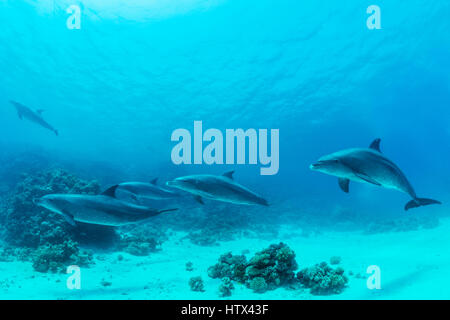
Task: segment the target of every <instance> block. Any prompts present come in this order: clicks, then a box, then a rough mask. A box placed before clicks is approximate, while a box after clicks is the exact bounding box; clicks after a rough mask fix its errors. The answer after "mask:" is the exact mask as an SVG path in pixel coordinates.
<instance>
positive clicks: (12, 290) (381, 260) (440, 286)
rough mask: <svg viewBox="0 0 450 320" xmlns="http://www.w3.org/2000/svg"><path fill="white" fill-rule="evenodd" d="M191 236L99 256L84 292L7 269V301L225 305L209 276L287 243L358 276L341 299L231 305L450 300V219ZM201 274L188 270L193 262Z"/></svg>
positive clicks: (26, 265) (2, 275) (306, 257)
mask: <svg viewBox="0 0 450 320" xmlns="http://www.w3.org/2000/svg"><path fill="white" fill-rule="evenodd" d="M183 236H185V234H184V233H181V232H180V233H174V234H173V235H172V236H171V237H170V239H169V240H168V241H166V242H164V243H163V244H162V250H161V251H158V252H155V253H152V254H150V255H149V256H145V257H137V256H132V255H129V254H127V253H121V252H114V253H97V254H95V255H94V257H95V265H92V266H91V267H89V268H82V269H81V289H79V290H76V289H75V290H69V289H68V288H67V286H66V282H67V278H68V275H67V274H51V273H39V272H36V271H34V270H33V268H32V265H31V263H30V262H0V299H223V298H221V297H220V296H219V291H218V287H219V285H220V283H221V281H220V279H211V278H209V277H208V275H207V269H208V267H209V266H211V265H213V264H215V263H216V262H217V260H218V258H219V256H220V255H221V254H223V253H225V252H228V251H232V252H233V253H234V254H240V253H242V251H243V250H249V251H250V253H249V255H253V254H254V253H255V252H257V251H260V250H262V249H264V248H266V247H268V246H269V245H270V244H272V243H278V242H285V243H287V244H288V245H289V246H290V247H291V248H292V249H293V250H294V251H295V252H296V255H297V256H296V260H297V262H298V265H299V269H300V268H304V267H308V266H311V265H313V264H315V263H319V262H321V261H329V259H330V257H332V256H340V257H341V258H342V262H341V266H342V267H343V268H344V269H345V270H346V272H347V273H348V271H352V273H353V274H355V275H357V274H360V275H361V277H356V276H350V277H349V283H348V287H347V288H346V289H345V290H344V292H343V293H341V294H339V295H329V296H314V295H311V294H310V293H309V290H306V289H305V290H299V289H297V290H293V289H289V288H279V289H276V290H273V291H267V292H265V293H262V294H261V293H254V292H253V291H252V290H250V289H248V288H246V287H245V286H244V285H241V284H236V283H235V290H234V291H233V294H232V296H231V297H228V298H227V299H276V300H278V299H449V298H450V250H443V248H447V246H446V245H445V244H446V243H449V244H450V219H448V218H447V219H442V220H441V223H440V225H439V226H438V227H437V228H434V229H421V230H417V231H409V232H393V233H380V234H373V235H366V234H362V233H359V232H335V233H323V234H318V235H311V236H309V237H304V236H302V235H301V230H298V229H297V230H296V229H292V228H290V227H288V226H285V227H283V228H282V230H281V231H280V232H279V236H278V237H277V238H274V239H270V240H269V239H264V240H262V239H255V238H241V239H239V240H235V241H227V242H222V243H221V244H220V245H219V246H214V247H202V246H197V245H194V244H192V243H190V242H189V241H186V240H184V241H182V240H181V238H182V237H183ZM188 261H191V262H192V263H193V267H194V270H193V271H187V270H186V262H188ZM370 265H377V266H379V268H380V270H381V289H380V290H369V289H368V288H367V284H366V281H367V277H368V276H369V274H367V273H366V269H367V267H368V266H370ZM193 276H202V278H203V280H204V287H205V291H204V292H193V291H191V290H190V287H189V284H188V282H189V279H190V278H191V277H193Z"/></svg>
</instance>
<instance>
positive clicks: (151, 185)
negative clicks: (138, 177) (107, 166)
mask: <svg viewBox="0 0 450 320" xmlns="http://www.w3.org/2000/svg"><path fill="white" fill-rule="evenodd" d="M157 181H158V179H157V178H155V179H153V180H152V181H151V182H124V183H121V184H119V186H118V187H117V189H116V192H117V193H120V192H121V191H124V192H126V193H128V194H129V195H130V196H131V198H132V199H133V200H135V201H139V199H150V200H170V199H174V198H178V197H180V194H179V193H176V192H174V191H172V190H168V189H165V188H163V187H160V186H158V185H157ZM117 193H116V194H117Z"/></svg>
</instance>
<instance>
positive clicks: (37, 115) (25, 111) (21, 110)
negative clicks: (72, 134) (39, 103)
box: [10, 101, 58, 135]
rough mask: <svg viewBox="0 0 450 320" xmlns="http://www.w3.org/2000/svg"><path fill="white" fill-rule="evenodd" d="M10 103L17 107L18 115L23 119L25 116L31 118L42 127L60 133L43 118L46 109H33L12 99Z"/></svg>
mask: <svg viewBox="0 0 450 320" xmlns="http://www.w3.org/2000/svg"><path fill="white" fill-rule="evenodd" d="M10 103H11V104H12V105H13V106H14V107H16V110H17V115H18V116H19V118H20V119H21V120H22V119H23V118H25V119H28V120H30V121H31V122H34V123H37V124H38V125H40V126H41V127H44V128H46V129H48V130H50V131H53V132H54V133H55V134H56V135H58V130H56V129H55V128H53V127H52V126H51V125H50V124H48V123H47V121H45V120H44V118H42V112H43V111H44V110H37V111H33V110H31V109H30V108H28V107H26V106H24V105H23V104H20V103H18V102H15V101H10Z"/></svg>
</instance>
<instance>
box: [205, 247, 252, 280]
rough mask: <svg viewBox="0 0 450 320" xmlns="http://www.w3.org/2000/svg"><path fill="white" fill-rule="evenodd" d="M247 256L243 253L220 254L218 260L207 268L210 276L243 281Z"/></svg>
mask: <svg viewBox="0 0 450 320" xmlns="http://www.w3.org/2000/svg"><path fill="white" fill-rule="evenodd" d="M246 267H247V258H246V257H245V256H244V255H233V254H232V253H231V252H227V253H225V254H223V255H221V256H220V258H219V262H218V263H216V264H215V265H212V266H210V267H209V268H208V275H209V276H210V277H211V278H225V277H226V278H229V279H231V280H234V281H237V282H240V283H244V282H245V268H246Z"/></svg>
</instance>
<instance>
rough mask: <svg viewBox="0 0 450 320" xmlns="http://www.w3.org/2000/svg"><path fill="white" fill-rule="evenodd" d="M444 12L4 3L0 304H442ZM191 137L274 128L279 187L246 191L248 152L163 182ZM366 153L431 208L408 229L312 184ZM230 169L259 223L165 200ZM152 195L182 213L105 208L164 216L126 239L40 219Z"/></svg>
mask: <svg viewBox="0 0 450 320" xmlns="http://www.w3.org/2000/svg"><path fill="white" fill-rule="evenodd" d="M371 5H376V6H377V8H378V9H379V12H380V16H379V19H380V20H379V21H380V24H381V25H380V27H381V28H379V29H377V28H375V29H370V28H369V27H368V22H367V21H368V19H369V22H370V21H372V20H370V19H371V16H372V14H373V13H372V12H371V11H370V10H369V13H368V12H367V9H368V7H369V6H371ZM69 8H71V9H72V11H70V12H68V11H67V10H68V9H69ZM77 10H79V13H80V15H79V16H77V12H78V11H77ZM448 12H450V3H449V2H448V1H445V0H436V1H432V2H430V1H424V0H411V1H407V2H402V1H397V2H392V1H385V0H377V1H375V2H373V3H372V2H361V1H351V0H347V1H345V0H344V1H339V2H336V1H330V0H323V1H293V0H280V1H276V2H275V1H269V0H259V1H255V0H244V1H237V0H211V1H207V0H183V1H175V0H165V1H156V0H155V1H143V0H134V1H120V0H114V1H100V0H79V1H75V0H73V1H72V0H46V1H44V0H42V1H28V0H20V1H12V0H3V1H0V27H1V32H0V70H1V71H0V72H1V74H2V76H1V77H0V97H2V98H1V99H0V106H1V107H0V132H1V134H0V148H1V152H0V271H1V272H0V298H1V299H230V298H231V299H418V298H419V299H448V298H449V297H450V280H449V279H450V277H449V275H450V269H449V268H448V265H449V262H450V253H449V251H448V246H449V244H450V239H449V238H448V233H449V231H450V219H449V209H448V203H449V202H450V194H449V187H448V186H449V184H450V162H449V161H448V159H449V158H450V148H449V138H450V130H449V128H450V109H449V107H450V72H449V71H450V60H449V57H450V38H449V37H448V33H449V31H450V22H449V19H448ZM74 15H75V16H74ZM74 19H75V20H74ZM78 22H79V25H77V23H78ZM369 24H370V23H369ZM11 102H16V103H19V104H20V105H23V106H25V107H26V108H27V110H29V112H30V113H31V116H30V114H26V112H25V111H23V110H22V111H20V110H19V109H18V108H17V105H15V104H13V103H11ZM40 110H43V111H42V112H41V111H40ZM30 117H31V119H30ZM33 117H34V118H33ZM21 118H22V119H21ZM44 120H45V123H46V124H47V128H46V127H45V126H46V125H45V124H43V122H42V121H44ZM195 121H201V122H202V126H203V133H205V132H206V130H208V129H216V132H217V131H219V132H220V133H222V134H223V137H224V139H225V137H226V130H227V129H240V128H241V129H243V130H248V129H250V130H251V129H254V130H255V132H260V131H258V130H268V139H269V140H270V137H271V135H270V134H271V130H278V131H277V132H279V140H278V143H277V144H278V145H279V149H278V152H276V151H274V150H275V149H274V143H269V145H268V149H269V154H268V155H270V156H272V158H273V157H274V156H275V154H277V155H278V157H279V170H278V171H277V172H276V174H272V175H262V174H261V168H262V167H267V165H264V164H262V163H261V162H260V160H261V155H260V153H258V157H257V163H255V164H250V163H249V162H250V156H249V154H248V153H249V152H250V150H251V147H249V148H246V149H245V150H244V151H245V152H246V153H247V155H246V157H245V159H244V160H245V161H244V162H245V163H244V164H236V163H235V164H205V163H202V164H194V163H192V164H179V165H177V164H175V163H174V161H173V157H172V154H173V148H174V147H175V146H176V145H177V143H178V142H177V141H172V139H171V136H172V134H173V132H174V131H175V130H177V129H185V131H188V132H189V133H190V135H191V138H192V157H191V158H192V162H194V153H195V150H194V149H195V148H194V140H195V138H197V139H198V135H196V132H195V130H194V125H195V124H194V122H195ZM36 122H40V123H36ZM48 125H49V126H51V128H50V130H49V128H48ZM54 130H57V135H56V134H55V132H54ZM272 132H273V131H272ZM260 138H261V136H258V142H259V143H261V139H260ZM376 138H380V139H381V145H380V148H381V152H382V155H384V156H386V157H387V158H389V159H390V160H392V161H393V162H394V163H395V164H396V165H397V166H398V167H399V168H400V169H401V171H402V172H403V173H404V174H405V176H406V177H407V178H408V180H409V182H410V183H411V185H412V186H413V187H414V189H415V191H416V192H417V195H418V196H419V197H425V198H431V199H436V200H438V201H439V202H441V203H442V204H439V205H427V206H422V207H419V208H414V209H411V210H408V211H405V210H404V206H405V204H406V203H407V202H408V201H410V200H411V196H410V195H408V194H405V193H402V192H398V191H397V190H393V189H387V188H381V187H379V186H375V185H373V183H372V184H370V183H369V184H364V183H359V182H353V181H352V182H350V190H349V193H348V194H347V193H345V192H342V190H341V189H340V188H339V185H338V182H337V178H336V177H333V176H331V175H328V174H323V173H321V172H315V171H313V170H311V169H310V165H311V164H313V163H316V162H317V160H318V159H319V158H320V157H322V156H323V155H326V154H330V153H333V152H336V151H339V150H342V149H347V148H368V147H369V145H370V144H371V143H372V141H374V140H375V139H376ZM249 141H250V140H247V142H249ZM227 142H229V141H225V140H224V147H223V152H224V157H223V159H225V158H226V152H225V151H226V150H225V145H226V143H227ZM208 144H209V142H208V141H204V142H203V148H206V146H207V145H208ZM270 150H272V151H274V153H275V154H270ZM235 151H236V152H238V149H236V150H235ZM259 151H261V147H260V146H259V147H258V152H259ZM217 152H218V151H217V150H216V154H215V155H216V156H217ZM230 171H234V174H233V178H234V180H231V179H230V180H231V181H234V182H233V183H238V184H240V185H242V186H244V187H245V188H248V189H249V190H251V192H253V193H256V194H257V195H258V196H259V197H261V198H263V199H265V200H266V201H267V202H268V204H269V206H265V205H260V204H261V203H259V204H258V203H256V204H252V205H244V204H241V203H236V201H231V202H234V203H230V202H226V201H225V202H224V201H218V200H217V199H208V197H204V196H203V198H202V199H199V198H198V197H196V196H197V195H198V194H192V192H186V190H179V189H176V188H170V186H167V185H166V182H167V181H173V180H174V179H176V178H179V177H183V176H190V175H204V174H208V175H214V176H221V175H222V174H224V173H226V172H230ZM363 173H364V172H363ZM364 174H365V173H364ZM155 178H158V181H157V182H156V186H158V187H159V188H164V189H166V190H170V191H173V192H175V191H176V192H177V194H178V193H179V195H180V196H179V197H174V198H170V199H165V200H155V199H144V200H143V199H138V200H136V199H135V197H134V196H133V197H131V198H121V199H119V200H117V201H121V202H125V203H127V204H130V205H133V206H137V205H138V206H141V207H146V208H152V209H155V210H165V209H172V208H177V209H178V210H177V211H174V212H164V213H161V214H158V215H157V216H155V217H153V218H151V219H148V220H145V221H144V222H141V223H136V224H131V225H126V226H120V227H114V226H105V225H104V224H103V225H102V224H101V223H100V224H98V223H84V222H86V221H84V222H83V221H81V222H80V221H75V225H71V224H70V223H68V222H67V217H66V219H64V217H63V215H61V212H55V210H53V211H52V210H49V208H48V207H47V208H44V207H42V206H39V205H38V201H37V199H40V198H42V197H45V196H48V195H52V194H63V195H67V194H77V195H82V196H89V197H98V195H99V194H100V193H101V192H103V191H104V190H106V189H108V188H109V187H111V186H115V185H117V184H120V183H123V182H133V181H138V182H145V183H150V181H152V180H153V179H155ZM229 183H231V182H229ZM214 188H215V186H213V185H211V184H208V185H207V186H206V189H207V191H211V190H213V189H214ZM97 199H98V198H97ZM219 200H220V199H219ZM222 200H223V199H222ZM200 202H203V204H202V203H200ZM67 210H68V209H67ZM67 210H65V211H64V210H62V211H64V212H62V213H67ZM77 210H78V211H77V213H78V212H81V211H83V210H84V208H83V207H81V208H78V209H77ZM60 211H61V210H60ZM128 211H129V210H128ZM75 218H76V217H75ZM69 220H70V219H69ZM75 220H76V219H75ZM229 252H231V255H227V253H229ZM267 256H268V257H269V258H267ZM264 257H266V258H267V259H266V258H264ZM264 259H266V260H264ZM322 262H325V263H326V264H324V263H322ZM321 263H322V264H321ZM69 266H77V267H79V271H80V270H81V276H80V278H79V279H78V278H76V279H75V278H69V277H70V276H76V274H77V272H75V273H72V271H73V269H70V270H72V271H70V272H69V273H67V267H69ZM77 270H78V269H77ZM318 272H323V273H324V274H325V276H323V279H320V281H318V282H314V281H313V280H311V279H312V278H313V275H314V274H316V273H318ZM74 279H75V280H76V281H75V280H74ZM77 279H78V280H79V281H78V280H77ZM68 281H69V282H68ZM77 281H78V282H77ZM80 283H81V286H80V288H76V284H80ZM378 285H379V286H378ZM74 286H75V287H74ZM375 287H376V288H375Z"/></svg>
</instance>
